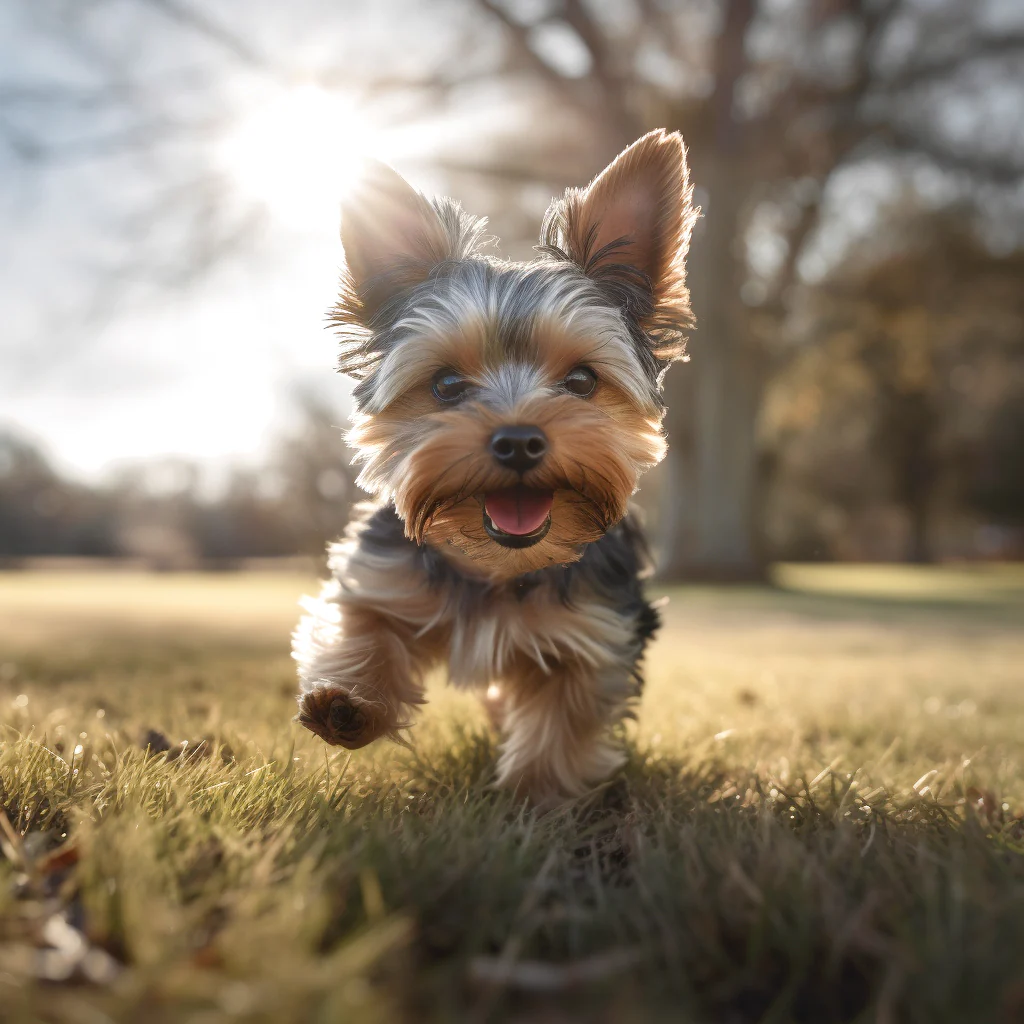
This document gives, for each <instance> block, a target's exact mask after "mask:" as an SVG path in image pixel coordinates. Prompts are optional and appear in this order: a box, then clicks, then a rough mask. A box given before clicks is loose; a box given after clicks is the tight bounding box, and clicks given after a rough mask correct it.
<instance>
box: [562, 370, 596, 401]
mask: <svg viewBox="0 0 1024 1024" xmlns="http://www.w3.org/2000/svg"><path fill="white" fill-rule="evenodd" d="M562 387H563V388H565V390H566V391H568V392H569V393H570V394H572V395H579V397H580V398H589V397H590V396H591V395H592V394H593V393H594V388H596V387H597V374H596V373H594V371H593V370H592V369H591V368H590V367H589V366H577V367H576V369H574V370H570V371H569V372H568V373H567V374H566V375H565V378H564V379H563V380H562Z"/></svg>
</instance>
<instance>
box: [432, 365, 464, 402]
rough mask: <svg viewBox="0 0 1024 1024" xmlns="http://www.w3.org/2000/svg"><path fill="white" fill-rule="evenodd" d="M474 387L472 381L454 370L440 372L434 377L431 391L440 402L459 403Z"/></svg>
mask: <svg viewBox="0 0 1024 1024" xmlns="http://www.w3.org/2000/svg"><path fill="white" fill-rule="evenodd" d="M471 387H472V384H471V382H470V381H468V380H467V379H466V378H465V377H463V376H462V374H461V373H456V372H455V371H454V370H440V371H439V372H438V373H436V374H435V375H434V382H433V384H432V385H431V390H432V391H433V392H434V397H435V398H436V399H437V400H438V401H439V402H457V401H458V400H459V399H460V398H462V397H463V396H464V395H465V394H466V392H467V391H468V390H469V389H470V388H471Z"/></svg>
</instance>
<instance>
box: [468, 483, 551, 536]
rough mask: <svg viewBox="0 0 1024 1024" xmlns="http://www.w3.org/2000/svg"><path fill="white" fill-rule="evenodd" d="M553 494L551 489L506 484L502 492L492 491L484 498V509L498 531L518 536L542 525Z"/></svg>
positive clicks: (531, 531)
mask: <svg viewBox="0 0 1024 1024" xmlns="http://www.w3.org/2000/svg"><path fill="white" fill-rule="evenodd" d="M553 497H554V495H552V493H551V491H537V490H534V489H533V488H532V487H506V488H505V490H503V491H491V493H490V494H488V495H487V496H486V497H485V498H484V508H485V509H486V511H487V514H488V515H489V516H490V517H491V522H492V523H494V525H495V526H496V527H498V529H499V530H504V531H505V532H506V533H512V534H515V535H516V536H519V537H521V536H522V535H523V534H524V533H533V531H534V530H538V529H540V527H541V526H543V525H544V520H545V519H547V517H548V513H549V512H550V511H551V502H552V500H553Z"/></svg>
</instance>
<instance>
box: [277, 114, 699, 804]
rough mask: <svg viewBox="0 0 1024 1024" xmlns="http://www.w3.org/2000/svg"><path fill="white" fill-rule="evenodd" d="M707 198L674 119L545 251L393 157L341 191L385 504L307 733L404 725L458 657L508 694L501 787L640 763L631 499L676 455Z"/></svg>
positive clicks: (312, 609) (371, 473)
mask: <svg viewBox="0 0 1024 1024" xmlns="http://www.w3.org/2000/svg"><path fill="white" fill-rule="evenodd" d="M696 216H697V211H696V210H695V209H694V207H693V206H692V203H691V188H690V185H689V181H688V173H687V167H686V160H685V152H684V149H683V142H682V139H681V138H680V136H679V135H678V134H666V133H664V132H662V131H655V132H652V133H651V134H649V135H645V136H644V137H643V138H642V139H640V140H639V141H638V142H636V143H634V144H633V145H632V146H630V147H629V148H628V149H626V150H625V151H624V152H622V153H621V154H620V155H619V156H618V157H617V158H616V159H615V160H614V161H613V162H612V163H611V164H610V165H609V166H608V167H607V168H606V169H605V170H604V171H603V172H602V173H601V174H600V175H599V176H598V177H597V178H596V179H595V180H594V181H593V182H592V183H591V184H590V185H589V186H587V187H586V188H582V189H569V190H568V191H567V192H566V193H565V195H564V197H563V198H561V199H559V200H556V201H555V202H553V203H552V205H551V207H550V208H549V210H548V212H547V214H546V216H545V219H544V224H543V228H542V231H541V244H540V246H539V247H538V251H539V253H540V255H539V258H537V259H535V260H533V261H532V262H529V263H512V262H505V261H500V260H497V259H494V258H491V257H488V256H485V255H482V254H481V253H480V248H481V246H482V242H483V239H482V234H483V230H484V226H485V221H484V220H482V219H477V218H474V217H470V216H468V215H467V214H465V213H464V212H463V211H462V209H461V208H460V206H459V204H458V203H456V202H455V201H453V200H451V199H434V200H428V199H426V198H425V197H423V196H422V195H420V194H419V193H417V192H415V191H414V190H413V189H412V188H411V187H410V186H409V185H408V183H407V182H406V181H405V180H404V179H403V178H401V177H400V176H399V175H398V174H397V173H396V172H395V171H393V170H391V168H389V167H386V166H384V165H383V164H375V165H373V166H372V168H371V169H370V171H369V172H368V174H367V176H366V178H365V180H364V182H363V183H362V185H360V187H359V188H358V189H357V190H356V191H355V193H354V194H353V195H352V196H351V197H350V198H349V199H348V200H347V202H345V203H344V205H343V208H342V226H341V238H342V244H343V247H344V251H345V269H344V271H343V275H342V281H341V297H340V300H339V302H338V305H337V306H336V308H335V309H334V311H333V316H332V319H333V322H334V323H335V324H336V325H337V327H338V328H339V332H340V336H341V360H340V369H341V370H342V371H343V372H344V373H347V374H350V375H352V376H353V377H355V378H357V381H358V383H357V385H356V387H355V390H354V399H355V403H356V412H355V414H354V426H353V427H352V429H351V431H350V432H349V435H348V438H349V441H350V443H351V444H352V445H353V446H354V447H355V448H356V450H357V459H358V460H359V461H360V462H361V463H362V466H363V468H362V473H361V475H360V477H359V484H360V485H361V486H362V487H363V488H365V489H366V490H367V491H369V492H371V493H372V494H373V495H375V496H376V499H377V502H376V503H375V504H374V505H372V506H369V507H367V508H365V509H364V511H363V514H362V515H361V517H359V520H358V522H356V523H355V524H353V525H352V526H351V527H350V528H349V531H348V534H347V537H346V539H345V540H343V541H341V542H339V543H337V544H335V545H332V546H331V548H330V549H329V560H328V564H329V568H330V572H331V579H330V580H329V581H328V582H327V583H325V584H324V587H323V590H322V593H321V594H320V597H319V598H318V599H316V600H308V599H307V602H306V606H305V607H306V611H307V612H308V614H307V615H306V616H305V617H304V618H303V619H302V621H301V622H300V624H299V627H298V629H297V630H296V633H295V637H294V647H293V654H294V657H295V659H296V661H297V662H298V666H299V677H300V681H301V693H300V695H299V714H298V716H297V721H299V722H300V723H301V724H302V725H304V726H305V727H306V728H307V729H310V730H312V731H313V732H314V733H316V734H317V735H318V736H320V737H321V738H322V739H324V740H326V741H327V742H328V743H331V744H338V745H341V746H344V747H349V748H353V749H354V748H356V747H362V746H364V745H365V744H367V743H370V742H372V741H373V740H375V739H378V738H379V737H381V736H392V737H394V736H395V735H396V734H398V732H399V731H400V730H402V729H405V728H407V727H408V726H409V725H411V724H412V719H413V713H414V712H415V710H416V709H417V707H418V706H419V705H420V704H422V703H423V702H424V696H423V679H424V675H425V673H426V672H427V671H428V670H429V669H430V668H431V667H433V666H435V665H438V664H443V665H444V666H445V667H446V668H447V672H448V676H449V678H450V679H451V681H452V682H453V683H455V684H456V685H458V686H463V687H478V688H480V689H482V690H483V689H487V692H488V695H489V703H490V704H491V705H492V708H491V710H492V715H493V718H494V720H495V721H496V723H497V724H498V725H499V727H500V729H501V731H502V734H503V737H502V742H501V748H500V758H499V761H498V766H497V781H498V782H499V783H500V784H502V785H506V786H510V787H515V788H517V789H518V791H519V792H521V793H523V794H525V795H528V796H529V797H531V798H532V799H534V800H535V801H537V802H538V803H542V804H545V803H548V804H549V803H553V802H557V801H558V800H560V799H563V798H566V797H572V796H575V795H579V794H581V793H584V792H585V791H586V790H587V789H588V788H589V787H591V786H593V784H595V783H596V782H599V781H601V780H602V779H604V778H606V777H607V776H608V775H609V774H610V773H611V772H612V771H614V770H615V769H616V768H617V767H618V766H619V765H620V764H621V763H622V761H623V760H624V755H623V754H622V752H621V750H620V749H619V748H618V747H617V745H616V743H615V740H614V737H613V727H614V726H615V725H616V723H618V722H619V721H621V720H622V719H623V717H625V716H626V715H628V713H629V710H630V706H631V703H632V702H633V701H634V700H635V699H636V697H637V696H638V695H639V691H640V686H641V681H642V680H641V674H640V661H641V658H642V656H643V652H644V647H645V645H646V643H647V641H648V640H649V639H650V637H651V636H652V634H653V633H654V631H655V629H656V628H657V626H658V616H657V613H656V612H655V610H654V609H653V608H652V607H651V605H650V604H648V602H647V601H646V599H645V598H644V593H643V589H642V584H641V578H642V576H643V575H644V572H645V568H646V557H645V548H644V543H643V539H642V536H641V534H640V532H639V530H638V528H637V526H636V525H635V524H634V523H633V522H632V521H631V520H630V518H629V516H628V515H627V503H628V500H629V497H630V495H632V494H633V493H634V491H635V490H636V489H637V482H638V480H639V477H640V475H641V474H642V473H643V472H644V471H645V470H647V469H649V468H650V467H651V466H653V465H655V464H656V463H657V462H659V461H660V460H661V458H662V457H663V456H664V454H665V439H664V436H663V433H662V427H661V421H662V418H663V414H664V406H663V404H662V401H661V382H662V377H663V375H664V372H665V369H666V368H667V367H668V365H669V363H670V362H671V361H672V360H674V359H677V358H679V357H680V356H682V354H683V350H684V346H685V340H686V338H685V332H686V330H687V329H688V327H689V326H690V325H691V314H690V305H689V294H688V291H687V287H686V272H685V262H684V260H685V256H686V251H687V246H688V244H689V238H690V232H691V229H692V227H693V223H694V220H695V219H696Z"/></svg>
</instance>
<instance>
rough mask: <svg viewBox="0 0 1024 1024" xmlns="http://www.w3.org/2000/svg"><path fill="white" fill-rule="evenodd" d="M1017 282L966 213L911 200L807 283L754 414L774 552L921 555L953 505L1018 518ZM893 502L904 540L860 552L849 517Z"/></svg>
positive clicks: (1023, 400) (1019, 270)
mask: <svg viewBox="0 0 1024 1024" xmlns="http://www.w3.org/2000/svg"><path fill="white" fill-rule="evenodd" d="M1021 280H1024V254H1022V253H1019V252H1016V253H1009V254H1003V255H1000V254H996V253H993V252H992V251H991V250H990V249H989V248H988V247H987V246H986V245H985V244H984V242H983V240H982V239H980V238H979V237H978V234H977V231H976V229H975V228H974V227H973V226H972V225H971V224H970V222H969V220H968V219H967V218H966V217H965V216H964V213H963V211H961V213H960V214H959V215H956V214H950V213H947V214H944V215H938V216H937V215H935V214H933V213H928V212H927V211H921V210H916V211H915V210H914V209H913V208H912V207H910V206H909V204H906V203H904V204H901V206H900V207H898V208H897V209H893V210H890V211H889V212H888V216H887V217H886V227H885V228H884V229H883V230H882V231H880V232H878V233H877V234H876V235H874V236H872V237H871V238H870V239H866V240H865V241H864V242H863V243H862V244H861V245H860V246H858V247H856V248H855V249H854V250H853V252H852V253H851V255H850V257H849V258H848V259H847V260H846V261H844V263H843V264H841V265H840V266H838V267H836V268H834V270H833V271H832V272H831V273H830V274H829V276H828V277H827V279H826V280H825V281H823V282H822V283H821V284H820V285H818V286H817V287H816V288H814V289H804V290H803V294H802V296H801V298H800V299H798V304H800V305H801V306H802V309H801V316H802V317H803V318H804V321H805V322H804V325H803V328H802V333H803V341H804V344H803V345H798V352H797V355H796V357H795V358H794V359H793V360H791V362H790V363H789V365H788V366H787V367H786V368H784V369H783V370H781V371H780V372H779V373H778V374H777V375H776V376H775V377H774V379H773V380H772V381H771V383H770V386H769V391H768V401H767V403H766V406H765V409H764V414H763V417H762V443H763V444H764V445H765V447H766V448H767V449H768V450H769V451H771V452H772V453H773V456H774V458H775V460H776V479H775V481H774V482H773V486H772V488H771V489H770V493H769V498H768V501H767V506H766V509H767V518H768V521H769V535H770V540H771V543H772V545H773V547H774V551H773V554H775V555H776V556H777V557H778V556H780V555H781V556H782V557H801V556H802V557H808V556H812V557H813V556H815V555H816V556H817V557H823V556H824V557H836V556H844V555H845V556H846V557H851V556H855V557H862V558H863V557H876V558H878V557H893V556H895V557H903V558H904V559H906V560H909V561H919V562H920V561H930V560H931V559H932V558H933V557H934V553H935V551H936V548H937V547H938V548H940V549H941V550H943V551H944V552H945V553H949V552H950V547H949V542H948V541H947V542H945V543H943V542H942V540H941V536H940V534H941V532H942V529H941V528H942V526H943V523H948V522H949V521H950V520H951V519H952V518H955V517H956V516H958V515H963V514H965V513H968V512H973V513H974V514H975V515H979V514H980V515H981V516H983V517H985V518H986V519H988V520H989V521H990V522H991V521H995V522H996V523H1000V524H1005V525H1007V526H1011V525H1015V524H1018V523H1020V521H1021V518H1022V515H1021V514H1022V511H1024V508H1022V501H1021V497H1022V492H1021V488H1020V483H1019V481H1020V479H1021V476H1022V474H1021V472H1020V467H1021V460H1022V454H1024V437H1022V435H1021V432H1020V430H1019V427H1020V422H1021V417H1020V416H1019V415H1018V414H1017V412H1016V410H1018V409H1020V408H1021V407H1022V406H1024V290H1022V289H1021V287H1020V282H1021ZM798 496H802V497H800V498H799V499H798ZM886 507H888V508H891V509H894V510H896V511H898V512H899V518H898V521H891V519H890V526H893V527H895V528H896V529H897V530H898V532H899V534H900V535H901V536H902V537H903V538H905V539H904V540H903V541H902V544H901V545H900V547H901V549H900V547H896V548H894V547H893V546H892V543H891V541H890V540H887V539H885V538H884V537H881V536H877V537H876V539H875V542H874V547H870V545H869V547H868V548H865V547H864V546H863V543H864V542H863V541H862V542H861V545H862V546H861V547H860V548H859V549H858V547H857V545H856V543H855V542H853V540H852V538H853V537H854V536H855V535H856V533H857V532H858V531H856V530H854V529H852V528H851V522H852V521H853V520H854V519H856V518H858V517H860V518H862V519H863V520H864V521H866V519H864V517H868V516H871V515H873V516H874V521H875V523H876V525H877V524H879V523H881V522H882V520H881V519H880V518H879V516H878V513H879V512H880V510H881V509H883V508H886ZM830 518H831V519H832V520H833V525H832V526H831V527H830V526H829V523H828V521H829V519H830ZM876 532H877V533H879V534H881V533H884V532H885V530H884V529H883V528H882V527H881V526H878V527H877V530H876ZM844 546H845V547H844Z"/></svg>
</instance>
